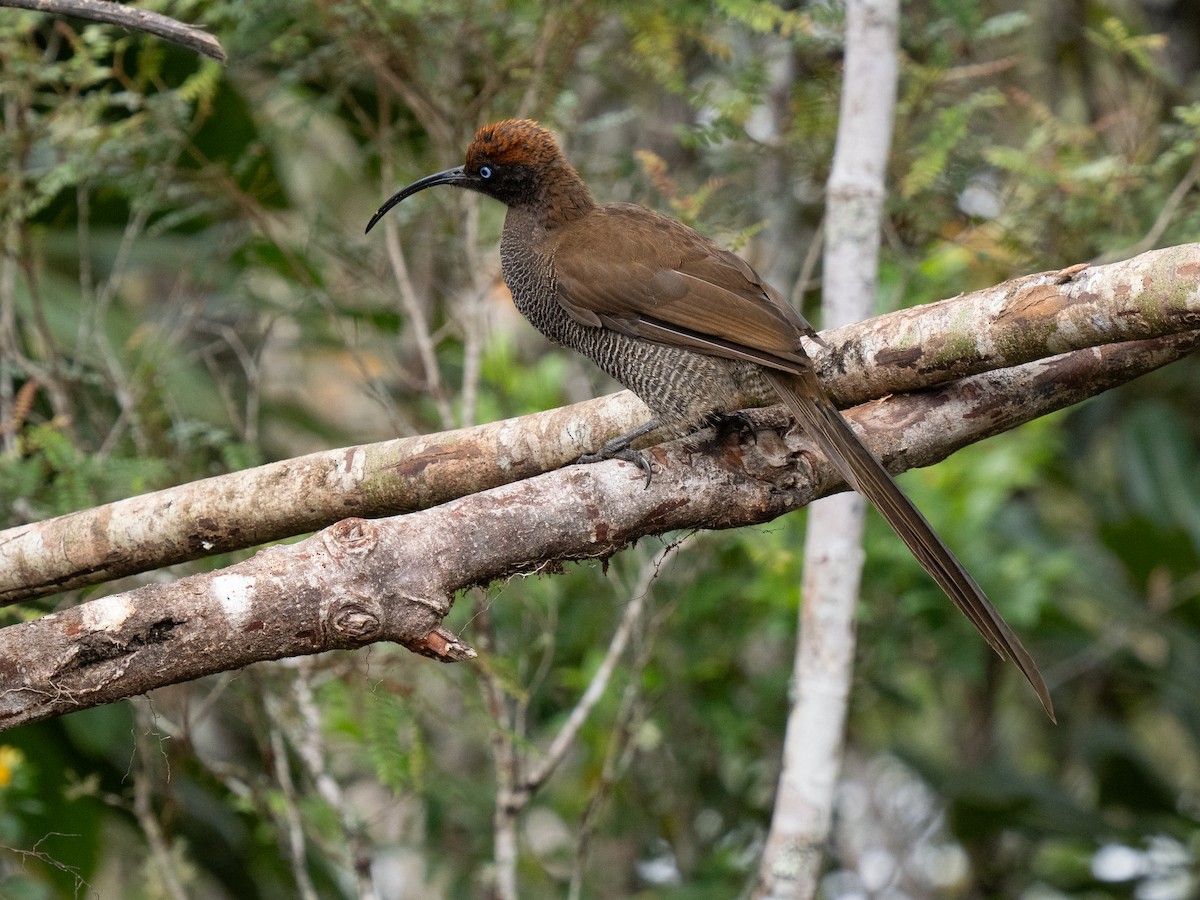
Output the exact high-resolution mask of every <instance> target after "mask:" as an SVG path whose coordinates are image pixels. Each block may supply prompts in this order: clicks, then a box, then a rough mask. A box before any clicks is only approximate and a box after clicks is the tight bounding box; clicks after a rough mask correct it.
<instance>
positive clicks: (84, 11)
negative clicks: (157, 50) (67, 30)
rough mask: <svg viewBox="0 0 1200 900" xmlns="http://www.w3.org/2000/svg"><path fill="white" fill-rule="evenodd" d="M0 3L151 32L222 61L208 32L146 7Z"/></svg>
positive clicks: (71, 0) (98, 0)
mask: <svg viewBox="0 0 1200 900" xmlns="http://www.w3.org/2000/svg"><path fill="white" fill-rule="evenodd" d="M0 6H11V7H14V8H16V9H29V10H33V11H34V12H44V13H50V14H51V15H55V16H75V17H76V18H79V19H88V20H90V21H93V22H106V23H108V24H109V25H119V26H121V27H122V28H128V29H129V30H130V31H141V32H144V33H146V34H152V35H154V36H155V37H160V38H162V39H163V40H164V41H170V42H171V43H173V44H179V45H180V46H181V47H186V48H187V49H189V50H195V51H196V52H197V53H202V54H204V55H205V56H208V57H211V58H213V59H215V60H216V61H217V62H220V63H223V62H225V49H224V48H223V47H222V46H221V42H220V41H218V40H217V39H216V38H215V37H213V36H212V35H211V34H209V33H208V32H207V31H205V30H203V29H202V28H197V27H196V26H195V25H187V24H185V23H183V22H180V21H179V20H177V19H172V18H171V17H170V16H164V15H163V14H162V13H156V12H151V11H150V10H148V9H138V8H137V7H135V6H125V5H124V4H121V3H113V2H111V0H0Z"/></svg>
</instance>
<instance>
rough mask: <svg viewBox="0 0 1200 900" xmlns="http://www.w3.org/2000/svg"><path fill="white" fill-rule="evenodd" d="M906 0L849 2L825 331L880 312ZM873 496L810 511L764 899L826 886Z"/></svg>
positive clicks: (843, 497) (837, 500)
mask: <svg viewBox="0 0 1200 900" xmlns="http://www.w3.org/2000/svg"><path fill="white" fill-rule="evenodd" d="M898 19H899V3H898V0H849V2H848V3H847V7H846V55H845V60H846V64H845V75H844V77H843V79H842V100H841V111H840V118H839V121H838V133H837V144H836V146H835V148H834V156H833V167H832V170H831V172H830V175H829V185H828V190H827V198H826V221H825V240H826V244H825V259H824V266H823V290H822V304H823V306H822V313H823V322H822V324H823V325H824V326H825V327H827V328H828V327H834V326H839V325H844V324H846V323H849V322H854V321H858V320H860V319H865V318H867V317H869V316H870V315H871V314H872V312H873V308H874V301H875V288H876V275H877V271H878V258H879V234H880V220H881V218H882V215H883V201H884V196H885V195H884V175H885V173H886V170H887V158H888V149H889V147H890V145H891V137H892V117H893V114H894V111H895V106H896V77H897V71H898V60H897V56H898V41H897V31H898ZM865 512H866V504H865V501H864V500H863V498H862V497H861V496H860V495H858V494H854V493H845V494H838V495H834V496H831V497H825V498H822V499H821V500H819V501H817V502H815V503H813V504H812V506H811V508H810V510H809V517H808V531H807V537H806V539H805V545H804V580H803V585H802V595H803V596H802V598H801V599H802V606H801V616H800V631H799V638H798V644H797V651H796V664H795V670H794V674H793V697H794V700H793V705H792V710H791V714H790V715H789V716H788V724H787V732H786V735H785V738H784V748H783V766H782V772H781V775H780V779H779V790H778V792H777V794H776V798H775V812H774V815H773V817H772V820H771V830H770V834H769V835H768V838H767V844H766V850H765V852H764V854H763V860H762V864H761V867H760V870H759V888H758V896H760V897H771V898H785V897H787V898H791V897H799V898H808V897H813V896H815V894H816V890H817V885H818V882H819V879H820V872H821V857H822V854H821V850H822V847H823V846H824V845H825V841H826V838H827V837H828V834H829V826H830V821H831V819H832V813H833V800H834V791H835V788H836V786H837V778H838V773H839V771H840V763H841V752H842V733H843V730H844V727H845V721H846V704H847V700H848V697H849V694H850V679H851V673H852V666H853V661H854V610H855V604H856V603H857V600H858V591H859V585H860V583H861V576H862V564H863V551H862V535H863V522H864V516H865Z"/></svg>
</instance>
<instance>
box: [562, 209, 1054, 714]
mask: <svg viewBox="0 0 1200 900" xmlns="http://www.w3.org/2000/svg"><path fill="white" fill-rule="evenodd" d="M597 212H598V213H602V214H601V215H596V214H595V213H594V214H593V215H591V216H589V217H588V218H587V221H586V223H584V224H583V225H582V227H580V228H577V229H573V228H571V227H570V226H567V227H565V228H563V229H562V230H561V231H560V232H559V234H558V235H557V237H556V239H555V244H554V248H553V251H552V252H553V253H554V263H555V266H554V268H555V273H556V275H557V278H558V301H559V303H560V304H562V307H563V309H565V310H566V311H567V314H568V315H570V316H571V317H572V318H573V319H575V320H576V321H578V322H580V323H582V324H584V325H588V326H592V327H597V328H609V329H612V330H614V331H618V332H620V333H622V334H627V335H629V336H631V337H638V338H642V339H644V340H651V341H656V342H659V343H663V344H669V345H672V346H681V347H687V348H689V349H692V350H696V351H698V352H701V353H708V354H711V355H714V356H721V357H725V358H729V359H741V360H747V361H750V362H754V363H758V364H759V365H761V366H763V367H764V372H765V374H766V377H767V379H768V380H769V381H770V382H771V384H772V386H773V387H774V388H775V391H776V392H777V393H778V394H779V397H780V399H781V400H783V401H784V403H785V404H786V405H787V406H788V408H789V409H790V410H791V411H792V414H793V415H794V416H795V417H796V420H797V421H798V422H799V423H800V424H801V425H802V426H803V427H804V429H805V431H806V432H807V433H808V434H809V436H810V437H812V438H813V440H815V441H816V442H817V444H818V445H819V446H820V447H821V449H822V451H823V452H824V453H825V455H826V456H827V457H828V458H829V460H830V462H831V463H832V464H833V465H834V466H835V467H836V468H837V470H838V472H839V473H840V474H841V475H842V477H843V478H844V479H845V480H846V482H847V484H849V485H850V486H851V487H853V488H854V489H856V490H857V491H859V493H861V494H863V495H864V496H865V497H867V499H869V500H870V501H871V502H872V503H873V504H874V505H875V508H876V509H878V510H879V512H880V513H881V514H882V515H883V517H884V518H885V519H886V520H887V522H888V524H889V525H891V526H892V528H893V529H894V530H895V532H896V534H897V535H899V536H900V538H901V539H902V540H903V541H904V543H905V544H906V545H907V546H908V548H909V549H910V550H911V551H912V553H913V555H914V556H915V557H916V558H917V560H918V561H919V562H920V563H921V565H922V566H923V567H924V568H925V570H926V571H927V572H929V574H930V575H931V576H932V577H933V579H934V580H935V581H936V582H937V583H938V584H939V585H940V586H941V588H942V589H943V590H944V591H945V592H946V593H947V594H948V595H949V596H950V598H951V599H952V600H953V601H954V603H955V605H956V606H957V607H958V608H959V609H960V610H961V611H962V612H963V613H964V614H965V615H966V617H967V618H968V619H970V621H971V623H972V624H973V625H974V626H975V627H976V628H977V629H978V630H979V633H980V634H982V635H983V637H984V638H985V639H986V640H987V642H988V643H989V644H990V645H991V646H992V648H993V649H995V651H996V652H997V653H999V654H1000V655H1001V656H1002V657H1008V658H1011V659H1012V660H1013V661H1014V662H1015V663H1016V665H1017V667H1018V668H1019V669H1020V670H1021V672H1022V674H1024V675H1025V677H1026V678H1027V679H1028V680H1029V683H1030V685H1032V687H1033V689H1034V691H1035V692H1036V693H1037V695H1038V699H1040V700H1041V702H1042V705H1043V706H1044V707H1045V709H1046V712H1047V714H1048V715H1049V716H1050V718H1051V719H1053V718H1054V709H1053V706H1052V704H1051V701H1050V694H1049V691H1048V690H1047V689H1046V684H1045V682H1044V681H1043V680H1042V676H1041V673H1040V672H1039V671H1038V668H1037V664H1036V663H1035V662H1034V660H1033V658H1032V657H1031V656H1030V654H1029V652H1028V651H1027V650H1026V649H1025V648H1024V647H1023V646H1022V645H1021V641H1020V640H1019V639H1018V638H1017V636H1016V635H1015V634H1013V632H1012V629H1010V628H1009V626H1008V624H1007V623H1006V622H1005V621H1004V619H1003V617H1002V616H1001V615H1000V613H999V612H997V611H996V609H995V607H993V606H992V604H991V602H990V601H989V600H988V598H987V596H986V595H985V594H984V593H983V591H982V590H981V589H980V587H979V585H977V584H976V583H975V581H974V579H973V578H971V576H970V574H969V573H968V572H967V570H966V569H965V568H964V567H963V565H962V564H961V563H960V562H959V561H958V559H957V558H956V557H955V556H954V554H953V553H952V552H951V551H950V549H949V548H948V547H947V546H946V545H945V543H943V542H942V540H941V538H939V537H938V535H937V533H936V532H935V531H934V530H933V528H932V527H931V526H930V524H929V522H928V521H926V519H925V517H924V516H923V515H922V514H921V512H920V510H918V509H917V508H916V507H915V506H914V505H913V503H912V501H911V500H909V499H908V497H907V496H906V495H905V494H904V492H903V491H902V490H901V489H900V487H899V486H898V485H897V484H896V482H895V481H894V480H893V478H892V476H891V474H890V473H889V472H888V471H887V469H885V468H884V466H883V464H882V463H881V462H880V461H879V460H878V459H877V458H876V457H875V455H874V454H873V453H871V451H870V450H869V449H868V448H867V447H866V446H865V445H864V444H863V443H862V441H861V440H860V439H859V437H858V435H857V434H856V433H855V432H854V430H853V429H851V428H850V426H849V425H848V424H847V422H846V420H845V419H844V418H843V417H842V415H841V413H840V412H839V411H838V410H837V408H836V407H835V406H834V404H833V402H832V401H831V400H830V399H829V396H828V395H827V394H826V393H825V390H824V388H823V387H822V386H821V383H820V380H819V379H818V378H817V375H816V373H815V372H814V371H813V368H812V365H811V363H810V362H809V360H808V357H807V355H806V354H805V352H804V349H803V347H802V346H801V343H800V336H801V335H803V334H812V329H811V327H810V326H809V324H808V323H807V322H806V321H805V320H804V319H803V317H801V316H800V315H799V313H796V312H795V311H794V310H793V309H792V308H791V307H790V306H788V305H787V304H786V303H784V302H783V300H782V299H781V298H780V297H779V295H778V294H777V293H775V292H774V291H773V290H772V289H771V288H770V287H768V286H767V285H766V284H764V283H763V281H762V279H761V278H759V276H758V275H757V274H756V273H755V272H754V270H753V269H752V268H751V267H750V266H749V265H747V264H746V263H745V262H744V261H743V260H741V259H739V258H738V257H737V256H735V255H734V254H732V253H729V252H728V251H725V250H722V249H720V248H719V247H717V246H716V245H715V244H714V243H712V242H711V241H709V240H708V239H706V238H704V237H702V236H701V235H699V234H697V233H696V232H695V231H693V230H692V229H690V228H688V227H687V226H685V225H683V224H681V223H679V222H676V221H675V220H673V219H668V218H666V217H665V216H660V215H657V214H654V213H649V212H648V211H647V210H644V209H642V208H641V207H636V206H630V205H624V204H616V205H611V206H605V207H602V208H601V209H600V210H597Z"/></svg>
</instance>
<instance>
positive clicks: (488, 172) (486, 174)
mask: <svg viewBox="0 0 1200 900" xmlns="http://www.w3.org/2000/svg"><path fill="white" fill-rule="evenodd" d="M479 177H480V178H483V179H485V180H486V179H488V178H491V177H492V167H491V166H480V168H479Z"/></svg>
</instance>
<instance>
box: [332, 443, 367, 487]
mask: <svg viewBox="0 0 1200 900" xmlns="http://www.w3.org/2000/svg"><path fill="white" fill-rule="evenodd" d="M366 471H367V451H366V450H364V449H363V448H362V447H355V448H354V449H353V450H351V451H350V452H348V453H343V454H342V457H341V458H340V459H339V460H338V462H337V465H336V466H335V467H334V468H333V471H331V472H330V473H329V477H328V479H327V481H328V483H329V484H330V485H331V486H333V487H336V488H338V489H340V490H342V491H353V490H355V489H356V488H358V486H359V485H360V484H362V480H363V475H364V474H365V473H366Z"/></svg>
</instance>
